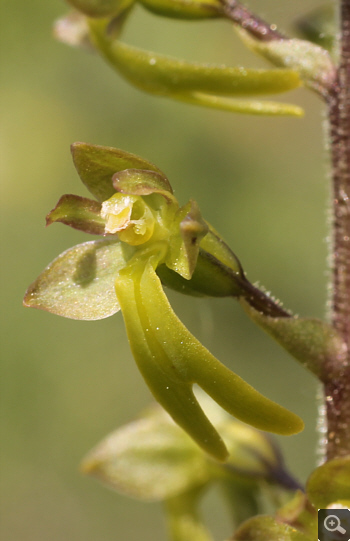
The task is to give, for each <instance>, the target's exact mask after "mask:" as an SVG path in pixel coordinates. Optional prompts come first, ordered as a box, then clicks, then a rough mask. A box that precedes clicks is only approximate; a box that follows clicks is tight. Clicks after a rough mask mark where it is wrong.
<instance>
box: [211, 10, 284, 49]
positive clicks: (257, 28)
mask: <svg viewBox="0 0 350 541" xmlns="http://www.w3.org/2000/svg"><path fill="white" fill-rule="evenodd" d="M221 3H222V6H223V12H224V14H225V15H226V16H227V18H228V19H231V21H233V22H234V23H236V24H238V25H239V26H241V27H242V28H244V29H245V30H247V32H249V34H251V35H252V36H253V37H255V38H257V39H259V40H260V41H271V40H274V39H285V36H284V35H283V34H281V33H280V32H278V31H277V28H276V25H275V24H269V23H267V22H265V21H264V20H263V19H260V17H257V16H256V15H255V14H254V13H252V12H251V11H250V10H249V9H248V8H246V7H245V6H242V4H241V3H240V2H237V0H221Z"/></svg>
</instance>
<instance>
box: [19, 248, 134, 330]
mask: <svg viewBox="0 0 350 541" xmlns="http://www.w3.org/2000/svg"><path fill="white" fill-rule="evenodd" d="M125 264H126V260H125V256H124V253H123V249H122V246H121V244H120V243H119V241H118V240H96V241H90V242H85V243H84V244H78V245H77V246H74V248H70V249H69V250H67V251H66V252H63V253H62V254H61V255H59V256H58V257H57V258H56V259H55V260H54V261H53V262H52V263H51V264H50V265H49V266H48V267H46V269H45V270H44V271H43V272H42V273H41V274H40V276H39V277H38V278H37V279H36V280H35V282H33V283H32V284H31V285H30V286H29V288H28V290H27V292H26V295H25V297H24V305H25V306H28V307H31V308H40V309H41V310H46V311H48V312H51V313H52V314H57V315H59V316H64V317H68V318H71V319H85V320H95V319H103V318H105V317H108V316H111V315H113V314H115V313H116V312H118V310H119V305H118V302H117V298H116V295H115V291H114V281H115V276H116V274H117V272H118V270H119V269H120V268H122V267H124V266H125Z"/></svg>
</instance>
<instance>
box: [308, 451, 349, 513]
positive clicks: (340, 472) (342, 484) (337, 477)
mask: <svg viewBox="0 0 350 541" xmlns="http://www.w3.org/2000/svg"><path fill="white" fill-rule="evenodd" d="M306 492H307V495H308V497H309V499H310V501H311V502H312V503H313V505H314V506H315V507H316V509H326V508H327V507H328V506H329V505H331V504H332V503H337V502H341V501H344V500H347V501H349V500H350V456H344V457H341V458H334V459H333V460H330V461H329V462H326V463H325V464H322V466H320V467H319V468H317V469H316V470H314V471H313V472H312V474H311V475H310V477H309V479H308V481H307V484H306Z"/></svg>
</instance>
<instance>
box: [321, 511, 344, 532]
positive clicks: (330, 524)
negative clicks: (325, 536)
mask: <svg viewBox="0 0 350 541" xmlns="http://www.w3.org/2000/svg"><path fill="white" fill-rule="evenodd" d="M323 524H324V527H325V528H326V530H328V531H329V532H335V531H337V532H340V533H346V530H345V529H344V528H343V527H342V526H341V525H340V519H339V518H338V517H337V516H336V515H328V517H326V518H325V519H324V521H323Z"/></svg>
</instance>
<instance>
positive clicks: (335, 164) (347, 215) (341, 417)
mask: <svg viewBox="0 0 350 541" xmlns="http://www.w3.org/2000/svg"><path fill="white" fill-rule="evenodd" d="M340 21H341V22H340V30H341V41H340V64H339V68H338V73H337V78H336V81H335V83H334V84H333V86H332V89H331V91H330V93H329V96H328V106H329V124H330V144H331V154H332V169H333V175H332V176H333V194H332V197H333V250H332V269H333V289H332V294H333V298H332V307H331V318H332V324H333V325H334V327H335V328H336V329H337V331H338V332H339V333H340V334H341V336H342V337H343V339H344V342H345V343H346V345H347V349H348V352H350V0H341V3H340ZM327 374H328V376H327V379H326V381H325V386H324V391H325V402H326V416H327V441H326V456H327V459H328V460H329V459H331V458H335V457H338V456H344V455H347V454H350V354H349V353H348V354H347V356H346V358H345V359H344V361H343V362H342V363H341V364H340V365H339V362H335V360H332V359H330V360H329V361H328V363H327Z"/></svg>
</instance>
